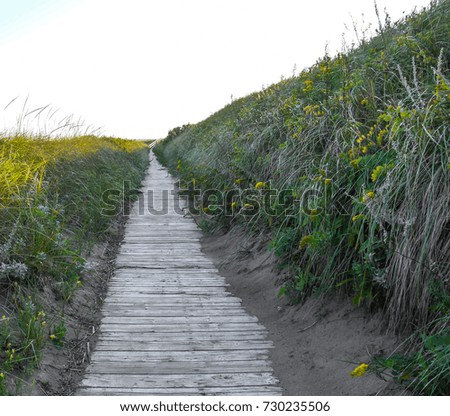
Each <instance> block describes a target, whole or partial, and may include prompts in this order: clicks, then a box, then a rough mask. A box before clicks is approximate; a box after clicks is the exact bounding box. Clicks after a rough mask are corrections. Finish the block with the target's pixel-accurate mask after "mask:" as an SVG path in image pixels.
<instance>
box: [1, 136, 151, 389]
mask: <svg viewBox="0 0 450 416" xmlns="http://www.w3.org/2000/svg"><path fill="white" fill-rule="evenodd" d="M147 155H148V145H147V144H146V143H144V142H137V141H131V140H123V139H117V138H108V137H95V136H79V137H71V138H58V139H50V138H48V137H40V136H36V135H34V136H33V135H22V134H17V135H12V136H11V135H9V136H5V135H3V136H2V137H0V293H1V294H2V295H1V298H0V317H1V319H0V393H1V394H9V393H12V392H14V385H15V384H17V383H16V382H15V380H20V379H21V378H22V376H21V375H23V374H27V373H29V372H30V371H31V370H32V369H33V368H34V366H36V365H37V364H38V363H39V361H40V359H41V351H42V348H43V346H44V345H45V344H46V343H47V342H53V343H54V344H55V345H57V346H62V345H63V344H64V337H65V334H66V328H65V325H64V319H63V313H62V311H55V310H51V311H45V310H44V307H43V306H40V304H41V300H42V299H43V298H44V297H45V296H46V293H47V292H48V291H49V290H50V291H51V292H52V293H53V294H54V295H55V296H56V298H57V299H61V300H62V301H63V303H64V302H70V299H71V296H72V294H73V293H74V291H75V290H76V289H77V287H79V286H81V285H82V284H83V279H86V278H88V276H89V274H88V273H86V267H87V265H86V261H85V255H86V254H87V253H89V250H90V249H91V248H92V246H93V245H94V244H95V243H97V242H99V241H101V240H104V239H106V238H108V228H109V226H110V225H111V222H112V220H113V219H114V218H115V217H116V216H115V215H104V211H103V210H104V208H105V206H106V203H107V204H108V205H107V206H108V207H110V205H111V202H112V201H110V200H108V201H105V198H104V195H105V192H106V191H107V190H110V189H114V190H118V191H120V192H121V193H122V194H123V193H124V192H126V190H125V188H124V182H128V183H129V184H130V186H131V188H130V189H132V187H135V186H139V184H140V181H141V179H142V176H143V172H144V170H145V168H146V166H147V163H148V157H147ZM129 197H130V195H129V194H126V195H121V198H117V199H116V200H115V201H113V202H114V204H115V207H114V208H115V213H118V212H120V210H121V209H122V208H123V207H122V201H123V200H126V199H128V198H129ZM55 307H56V305H53V306H52V308H51V309H55Z"/></svg>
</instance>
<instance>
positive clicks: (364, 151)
mask: <svg viewBox="0 0 450 416" xmlns="http://www.w3.org/2000/svg"><path fill="white" fill-rule="evenodd" d="M368 150H369V149H368V148H367V146H363V147H361V152H362V153H364V154H366V153H367V151H368Z"/></svg>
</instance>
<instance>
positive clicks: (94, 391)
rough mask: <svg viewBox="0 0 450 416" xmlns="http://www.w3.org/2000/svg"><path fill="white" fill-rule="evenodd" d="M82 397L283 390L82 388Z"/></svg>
mask: <svg viewBox="0 0 450 416" xmlns="http://www.w3.org/2000/svg"><path fill="white" fill-rule="evenodd" d="M78 394H79V395H82V396H91V395H92V396H279V395H280V394H281V388H279V387H275V386H270V387H269V386H257V387H241V386H240V387H197V388H183V387H180V388H124V387H116V388H111V387H82V388H81V389H80V390H79V391H78Z"/></svg>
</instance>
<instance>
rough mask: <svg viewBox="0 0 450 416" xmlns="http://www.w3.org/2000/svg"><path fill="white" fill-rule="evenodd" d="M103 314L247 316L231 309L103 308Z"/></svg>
mask: <svg viewBox="0 0 450 416" xmlns="http://www.w3.org/2000/svg"><path fill="white" fill-rule="evenodd" d="M102 313H103V314H104V315H107V316H123V317H132V318H144V317H162V316H164V317H176V316H186V317H191V316H192V317H193V316H205V315H207V316H222V315H227V316H238V315H244V316H245V315H246V314H245V311H243V310H241V309H238V308H235V309H234V310H233V309H231V310H229V309H223V310H210V309H206V308H203V309H200V310H198V309H192V310H187V309H181V308H180V309H168V308H167V309H166V310H158V309H155V308H147V309H143V310H142V309H134V310H130V309H128V308H102Z"/></svg>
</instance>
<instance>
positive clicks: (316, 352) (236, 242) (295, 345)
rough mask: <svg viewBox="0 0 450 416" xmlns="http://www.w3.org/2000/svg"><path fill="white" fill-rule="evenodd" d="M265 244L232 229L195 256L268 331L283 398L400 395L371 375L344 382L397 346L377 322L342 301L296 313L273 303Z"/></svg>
mask: <svg viewBox="0 0 450 416" xmlns="http://www.w3.org/2000/svg"><path fill="white" fill-rule="evenodd" d="M268 243H269V241H267V240H266V241H264V240H261V238H258V239H253V240H251V239H250V240H249V239H248V237H246V235H245V234H244V233H243V232H242V230H239V229H236V228H235V229H233V230H232V231H231V232H229V233H227V234H220V233H219V234H214V235H211V234H209V235H206V234H205V236H204V238H203V241H202V245H203V251H204V252H205V254H207V255H208V256H210V257H211V258H212V259H213V260H214V262H215V264H216V266H217V267H218V268H219V271H220V273H221V274H222V275H224V276H226V278H227V281H228V283H229V284H230V285H231V287H230V291H231V292H232V293H233V294H235V295H236V296H238V297H240V298H241V299H242V300H243V304H244V306H245V307H246V308H247V310H248V312H249V313H251V314H253V315H256V316H257V317H258V318H259V319H260V321H261V322H262V323H263V324H264V325H265V326H266V328H267V330H268V331H269V334H270V335H269V338H270V339H271V340H272V341H273V342H274V344H275V348H274V349H273V351H272V357H271V358H272V362H273V366H274V371H275V375H276V376H277V377H278V378H279V380H280V382H281V385H282V387H283V394H284V395H290V396H304V395H383V394H402V391H399V390H396V388H395V386H393V385H392V383H390V382H388V381H384V380H382V379H381V378H379V377H378V376H376V375H375V374H373V373H366V374H365V375H364V376H362V377H360V378H353V377H351V376H350V372H351V371H352V370H353V369H354V368H355V367H356V366H357V365H359V364H361V363H363V362H368V361H370V359H371V356H373V355H377V354H387V353H389V352H391V351H392V350H393V349H394V348H395V345H397V343H398V340H397V339H396V337H395V336H393V335H392V334H387V333H386V326H385V323H384V322H383V319H382V318H381V316H379V315H373V314H369V313H368V312H367V311H366V310H364V309H363V308H361V307H360V308H357V307H355V306H353V305H352V303H351V300H350V299H349V298H346V297H340V298H339V297H334V298H329V297H328V298H326V299H318V298H313V299H310V300H308V301H307V302H305V303H304V304H303V305H290V304H289V303H288V301H287V299H286V298H285V297H283V298H277V293H278V289H279V287H280V286H281V285H282V283H283V281H284V279H285V277H284V275H283V273H282V272H280V270H279V268H277V260H276V258H275V257H274V255H273V253H272V252H270V251H269V250H268Z"/></svg>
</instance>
